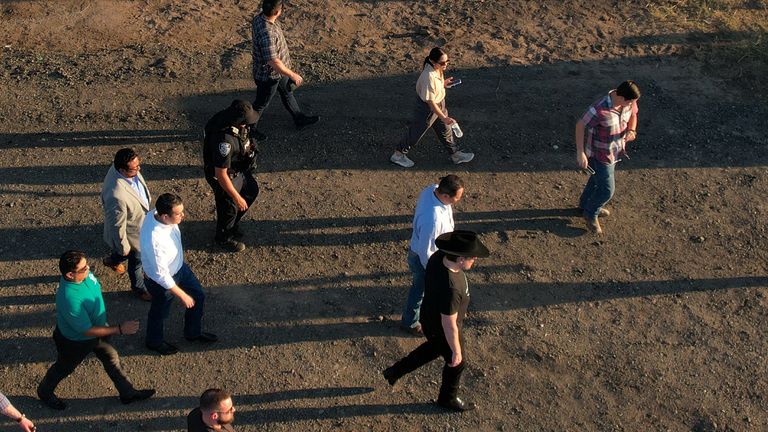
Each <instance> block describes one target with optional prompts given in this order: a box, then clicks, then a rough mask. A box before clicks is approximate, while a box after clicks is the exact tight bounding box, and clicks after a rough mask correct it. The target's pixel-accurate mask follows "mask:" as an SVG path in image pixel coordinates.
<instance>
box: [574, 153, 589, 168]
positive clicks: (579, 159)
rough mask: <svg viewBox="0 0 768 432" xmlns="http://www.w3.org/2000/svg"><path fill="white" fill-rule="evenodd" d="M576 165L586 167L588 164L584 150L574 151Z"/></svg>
mask: <svg viewBox="0 0 768 432" xmlns="http://www.w3.org/2000/svg"><path fill="white" fill-rule="evenodd" d="M576 165H578V166H579V169H587V166H589V160H587V154H586V153H584V152H578V153H576Z"/></svg>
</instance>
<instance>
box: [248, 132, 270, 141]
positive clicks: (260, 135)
mask: <svg viewBox="0 0 768 432" xmlns="http://www.w3.org/2000/svg"><path fill="white" fill-rule="evenodd" d="M248 134H249V135H250V137H251V138H255V139H256V141H266V139H267V135H266V134H264V133H262V132H261V131H260V130H258V129H251V130H250V132H248Z"/></svg>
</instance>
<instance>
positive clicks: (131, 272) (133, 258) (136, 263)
mask: <svg viewBox="0 0 768 432" xmlns="http://www.w3.org/2000/svg"><path fill="white" fill-rule="evenodd" d="M109 259H110V260H111V261H112V262H113V263H115V264H119V263H122V262H124V261H126V260H128V269H127V273H128V278H129V279H130V280H131V289H132V290H134V291H136V292H137V293H139V294H141V293H145V292H147V287H146V286H145V285H144V268H143V267H142V266H141V253H140V252H139V251H136V250H133V249H131V251H130V252H128V255H127V256H123V255H120V254H119V253H116V252H112V254H111V255H110V256H109Z"/></svg>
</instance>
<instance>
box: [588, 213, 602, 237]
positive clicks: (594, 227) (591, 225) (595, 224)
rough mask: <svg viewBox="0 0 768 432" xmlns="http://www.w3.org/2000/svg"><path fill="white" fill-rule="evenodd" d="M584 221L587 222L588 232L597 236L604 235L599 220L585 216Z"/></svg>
mask: <svg viewBox="0 0 768 432" xmlns="http://www.w3.org/2000/svg"><path fill="white" fill-rule="evenodd" d="M584 220H585V221H586V222H587V230H589V231H590V232H593V233H595V234H602V233H603V229H602V228H601V227H600V221H598V220H597V218H594V219H592V218H590V217H586V216H585V217H584Z"/></svg>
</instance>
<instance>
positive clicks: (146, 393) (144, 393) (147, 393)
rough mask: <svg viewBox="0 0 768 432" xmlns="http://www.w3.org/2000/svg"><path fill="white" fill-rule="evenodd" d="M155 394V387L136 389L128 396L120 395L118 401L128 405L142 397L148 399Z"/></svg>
mask: <svg viewBox="0 0 768 432" xmlns="http://www.w3.org/2000/svg"><path fill="white" fill-rule="evenodd" d="M154 394H155V389H146V390H136V391H134V392H133V393H131V394H130V395H129V396H120V402H122V403H124V404H126V405H128V404H129V403H131V402H136V401H140V400H144V399H149V398H151V397H152V396H154Z"/></svg>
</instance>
